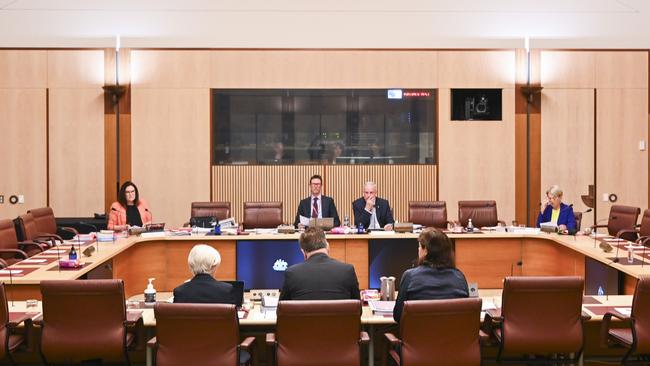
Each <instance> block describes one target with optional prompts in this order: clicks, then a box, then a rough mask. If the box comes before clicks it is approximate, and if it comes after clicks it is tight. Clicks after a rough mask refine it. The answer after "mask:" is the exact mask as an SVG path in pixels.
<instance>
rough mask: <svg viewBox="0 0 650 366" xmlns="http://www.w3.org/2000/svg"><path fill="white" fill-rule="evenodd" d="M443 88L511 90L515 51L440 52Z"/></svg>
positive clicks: (439, 75) (439, 76) (440, 77)
mask: <svg viewBox="0 0 650 366" xmlns="http://www.w3.org/2000/svg"><path fill="white" fill-rule="evenodd" d="M438 65H439V66H438V78H439V84H440V88H512V87H514V84H515V51H514V50H511V51H440V52H438Z"/></svg>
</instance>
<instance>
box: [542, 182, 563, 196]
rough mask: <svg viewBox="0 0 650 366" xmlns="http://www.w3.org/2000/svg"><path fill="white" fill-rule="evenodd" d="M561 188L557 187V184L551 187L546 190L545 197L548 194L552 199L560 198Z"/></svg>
mask: <svg viewBox="0 0 650 366" xmlns="http://www.w3.org/2000/svg"><path fill="white" fill-rule="evenodd" d="M563 193H564V192H562V188H560V186H558V185H557V184H554V185H552V186H551V187H550V188H549V189H547V190H546V195H547V196H548V195H549V194H550V195H551V196H552V197H562V194H563Z"/></svg>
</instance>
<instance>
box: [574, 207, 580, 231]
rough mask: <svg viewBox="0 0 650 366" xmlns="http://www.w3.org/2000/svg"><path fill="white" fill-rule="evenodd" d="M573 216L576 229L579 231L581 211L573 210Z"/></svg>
mask: <svg viewBox="0 0 650 366" xmlns="http://www.w3.org/2000/svg"><path fill="white" fill-rule="evenodd" d="M573 217H574V218H575V219H576V231H580V225H581V224H582V212H575V211H573Z"/></svg>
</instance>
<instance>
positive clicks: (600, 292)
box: [598, 286, 605, 296]
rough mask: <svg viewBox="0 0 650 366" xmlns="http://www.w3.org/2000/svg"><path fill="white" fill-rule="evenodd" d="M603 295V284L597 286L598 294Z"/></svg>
mask: <svg viewBox="0 0 650 366" xmlns="http://www.w3.org/2000/svg"><path fill="white" fill-rule="evenodd" d="M603 295H605V291H603V286H598V296H603Z"/></svg>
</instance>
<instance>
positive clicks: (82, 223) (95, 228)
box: [79, 221, 99, 232]
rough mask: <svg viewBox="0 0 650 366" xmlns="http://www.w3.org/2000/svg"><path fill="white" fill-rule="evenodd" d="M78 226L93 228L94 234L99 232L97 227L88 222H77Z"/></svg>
mask: <svg viewBox="0 0 650 366" xmlns="http://www.w3.org/2000/svg"><path fill="white" fill-rule="evenodd" d="M79 225H84V226H88V227H91V228H93V230H95V232H99V230H97V226H95V225H93V224H91V223H89V222H85V221H79Z"/></svg>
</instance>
